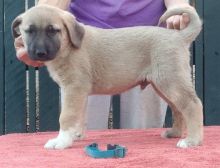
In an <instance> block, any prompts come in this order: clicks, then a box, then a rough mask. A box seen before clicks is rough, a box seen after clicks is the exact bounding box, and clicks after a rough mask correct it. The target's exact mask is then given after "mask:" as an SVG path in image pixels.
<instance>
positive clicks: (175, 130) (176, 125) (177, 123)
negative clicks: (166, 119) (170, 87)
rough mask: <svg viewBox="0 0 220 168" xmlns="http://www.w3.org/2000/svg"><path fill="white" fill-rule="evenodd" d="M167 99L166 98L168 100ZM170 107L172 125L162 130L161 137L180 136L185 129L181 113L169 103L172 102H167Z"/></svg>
mask: <svg viewBox="0 0 220 168" xmlns="http://www.w3.org/2000/svg"><path fill="white" fill-rule="evenodd" d="M168 101H169V100H167V102H168ZM169 104H170V106H171V109H172V118H173V126H172V128H171V129H168V130H166V131H164V132H163V133H162V134H161V136H162V137H163V138H178V137H182V136H183V134H184V131H185V129H186V126H185V120H184V118H183V115H182V114H181V113H180V112H179V111H178V110H177V109H176V107H175V105H171V104H172V103H171V102H170V103H169Z"/></svg>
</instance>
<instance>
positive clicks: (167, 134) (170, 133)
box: [161, 129, 182, 138]
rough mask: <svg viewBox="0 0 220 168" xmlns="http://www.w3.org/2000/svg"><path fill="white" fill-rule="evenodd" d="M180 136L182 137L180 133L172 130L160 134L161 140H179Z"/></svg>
mask: <svg viewBox="0 0 220 168" xmlns="http://www.w3.org/2000/svg"><path fill="white" fill-rule="evenodd" d="M181 136H182V133H181V131H177V130H174V129H169V130H166V131H164V132H163V133H162V134H161V137H162V138H179V137H181Z"/></svg>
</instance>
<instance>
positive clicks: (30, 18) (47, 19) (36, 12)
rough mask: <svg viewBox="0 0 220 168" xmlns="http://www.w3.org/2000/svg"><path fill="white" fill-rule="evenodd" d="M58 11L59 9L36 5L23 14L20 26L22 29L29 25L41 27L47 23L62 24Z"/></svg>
mask: <svg viewBox="0 0 220 168" xmlns="http://www.w3.org/2000/svg"><path fill="white" fill-rule="evenodd" d="M60 13H61V11H60V10H58V9H56V8H51V7H48V8H47V7H45V6H38V7H34V8H31V9H30V10H28V11H27V12H26V13H25V14H24V16H23V20H22V27H23V28H24V29H25V28H28V27H30V26H35V27H37V28H42V29H44V28H45V27H47V26H48V25H53V26H55V27H56V26H58V27H60V26H62V20H61V17H60Z"/></svg>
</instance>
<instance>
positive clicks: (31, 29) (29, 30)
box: [25, 25, 36, 34]
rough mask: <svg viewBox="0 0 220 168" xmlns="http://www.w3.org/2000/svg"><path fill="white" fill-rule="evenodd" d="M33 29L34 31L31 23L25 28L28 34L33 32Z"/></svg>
mask: <svg viewBox="0 0 220 168" xmlns="http://www.w3.org/2000/svg"><path fill="white" fill-rule="evenodd" d="M35 31H36V29H35V27H34V26H32V25H31V26H29V28H28V29H26V30H25V32H26V33H28V34H33V33H34V32H35Z"/></svg>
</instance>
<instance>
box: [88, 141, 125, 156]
mask: <svg viewBox="0 0 220 168" xmlns="http://www.w3.org/2000/svg"><path fill="white" fill-rule="evenodd" d="M85 152H86V154H87V155H89V156H91V157H93V158H124V157H125V155H126V152H127V149H126V148H125V147H122V146H120V145H111V144H108V145H107V150H106V151H102V150H99V149H98V144H97V143H93V144H91V145H88V146H86V147H85Z"/></svg>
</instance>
